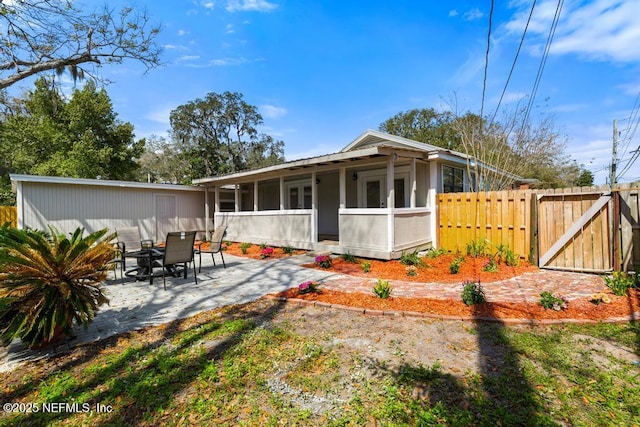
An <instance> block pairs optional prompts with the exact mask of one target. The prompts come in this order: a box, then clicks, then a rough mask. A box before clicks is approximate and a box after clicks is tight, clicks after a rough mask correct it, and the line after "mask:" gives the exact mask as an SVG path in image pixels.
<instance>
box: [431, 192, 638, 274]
mask: <svg viewBox="0 0 640 427" xmlns="http://www.w3.org/2000/svg"><path fill="white" fill-rule="evenodd" d="M639 193H640V189H637V188H635V189H633V188H630V187H629V186H628V185H626V186H625V185H620V186H617V187H616V188H615V189H614V191H611V189H610V187H609V186H601V187H579V188H564V189H554V190H523V191H499V192H487V193H444V194H439V195H438V220H439V230H438V231H439V235H438V242H439V246H440V247H441V248H444V249H447V250H451V251H457V250H460V251H462V252H464V251H465V249H466V245H467V243H469V242H471V241H473V240H478V239H486V240H488V241H490V242H491V243H492V244H493V245H498V244H503V245H508V246H509V248H511V250H513V251H514V252H515V253H516V254H518V255H520V256H523V257H528V258H529V259H530V260H531V261H532V262H533V263H536V264H537V265H539V266H540V267H545V268H552V269H562V270H570V271H586V272H607V271H611V270H620V269H623V270H627V271H630V270H634V269H635V266H636V265H640V226H639V224H640V222H639V219H640V214H639V212H640V201H639V197H638V194H639Z"/></svg>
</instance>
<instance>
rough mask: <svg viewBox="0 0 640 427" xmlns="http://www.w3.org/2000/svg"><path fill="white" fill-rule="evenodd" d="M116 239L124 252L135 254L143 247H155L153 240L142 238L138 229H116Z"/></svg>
mask: <svg viewBox="0 0 640 427" xmlns="http://www.w3.org/2000/svg"><path fill="white" fill-rule="evenodd" d="M116 239H117V242H118V245H119V246H120V249H121V250H122V251H123V252H135V251H139V250H140V249H142V248H143V247H150V246H153V240H150V239H145V240H143V239H142V238H141V237H140V230H139V229H138V227H123V228H116Z"/></svg>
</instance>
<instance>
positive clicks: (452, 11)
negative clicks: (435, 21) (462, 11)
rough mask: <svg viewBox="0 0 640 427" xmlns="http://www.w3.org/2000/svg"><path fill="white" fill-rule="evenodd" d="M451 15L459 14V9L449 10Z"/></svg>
mask: <svg viewBox="0 0 640 427" xmlns="http://www.w3.org/2000/svg"><path fill="white" fill-rule="evenodd" d="M449 16H458V11H457V10H455V9H451V10H450V11H449Z"/></svg>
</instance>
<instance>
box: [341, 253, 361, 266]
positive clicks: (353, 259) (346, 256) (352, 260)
mask: <svg viewBox="0 0 640 427" xmlns="http://www.w3.org/2000/svg"><path fill="white" fill-rule="evenodd" d="M341 258H342V259H343V260H345V261H346V262H350V263H352V264H355V263H357V262H358V260H357V259H356V256H355V255H352V254H350V253H349V252H347V253H346V254H342V255H341Z"/></svg>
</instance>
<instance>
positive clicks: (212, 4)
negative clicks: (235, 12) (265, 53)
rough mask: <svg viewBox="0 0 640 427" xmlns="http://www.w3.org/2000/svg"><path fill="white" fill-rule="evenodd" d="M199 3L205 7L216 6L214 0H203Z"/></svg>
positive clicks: (211, 7)
mask: <svg viewBox="0 0 640 427" xmlns="http://www.w3.org/2000/svg"><path fill="white" fill-rule="evenodd" d="M201 4H202V7H204V8H205V9H213V8H215V7H216V4H215V2H212V1H203V2H202V3H201Z"/></svg>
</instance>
